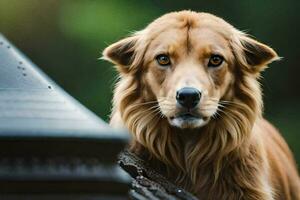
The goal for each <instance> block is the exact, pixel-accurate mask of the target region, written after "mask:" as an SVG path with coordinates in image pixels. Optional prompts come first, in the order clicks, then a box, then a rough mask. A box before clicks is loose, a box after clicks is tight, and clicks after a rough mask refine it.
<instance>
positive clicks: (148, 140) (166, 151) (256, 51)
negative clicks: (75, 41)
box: [103, 11, 300, 200]
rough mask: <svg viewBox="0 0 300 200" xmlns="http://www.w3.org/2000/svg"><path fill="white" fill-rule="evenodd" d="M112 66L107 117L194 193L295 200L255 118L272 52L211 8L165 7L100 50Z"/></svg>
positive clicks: (269, 135) (282, 150)
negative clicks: (116, 77)
mask: <svg viewBox="0 0 300 200" xmlns="http://www.w3.org/2000/svg"><path fill="white" fill-rule="evenodd" d="M103 55H104V58H105V59H107V60H109V61H111V62H112V63H114V64H115V65H116V67H117V69H118V71H119V72H120V79H119V82H118V83H117V85H116V89H115V93H114V99H113V111H112V115H111V122H110V124H111V125H112V126H114V127H125V128H127V129H128V130H129V131H130V132H131V133H132V136H133V139H132V143H131V150H132V151H133V152H135V153H137V154H139V155H141V156H144V157H146V159H149V161H151V163H152V164H153V165H157V166H160V167H161V169H160V170H165V172H166V175H167V176H168V178H170V179H172V180H174V182H176V183H177V184H178V185H179V186H181V187H184V188H186V189H187V190H188V191H191V192H193V193H194V194H196V195H197V196H198V197H199V198H200V199H202V200H204V199H213V200H217V199H230V200H231V199H255V200H272V199H284V200H289V199H293V200H295V199H300V181H299V175H298V173H297V170H296V167H295V162H294V159H293V156H292V154H291V152H290V150H289V148H288V146H287V144H286V143H285V141H284V140H283V139H282V137H281V136H280V134H279V133H278V131H277V130H276V129H275V128H273V126H272V125H271V124H269V123H268V122H267V121H266V120H264V119H263V117H262V107H263V103H262V94H261V89H260V85H259V82H258V79H259V76H260V72H261V71H262V70H263V69H265V67H266V65H267V64H269V63H271V62H272V61H274V60H276V59H278V56H277V54H276V53H275V51H274V50H273V49H271V48H270V47H268V46H266V45H264V44H262V43H260V42H258V41H256V40H254V39H252V38H250V37H248V36H247V35H246V34H244V33H242V32H240V31H238V30H237V29H235V28H234V27H233V26H231V25H230V24H228V23H227V22H225V21H224V20H222V19H221V18H218V17H216V16H214V15H211V14H207V13H196V12H192V11H181V12H173V13H169V14H166V15H164V16H162V17H160V18H158V19H157V20H155V21H154V22H152V23H151V24H150V25H148V26H147V27H146V28H145V29H144V30H142V31H139V32H137V33H135V34H133V35H132V36H130V37H128V38H125V39H123V40H121V41H119V42H117V43H115V44H112V45H111V46H109V47H107V48H106V49H105V50H104V53H103Z"/></svg>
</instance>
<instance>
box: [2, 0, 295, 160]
mask: <svg viewBox="0 0 300 200" xmlns="http://www.w3.org/2000/svg"><path fill="white" fill-rule="evenodd" d="M182 9H192V10H195V11H206V12H211V13H213V14H216V15H218V16H221V17H223V18H224V19H226V20H227V21H228V22H230V23H231V24H233V25H234V26H236V27H237V28H239V29H241V30H245V31H247V32H248V33H250V34H251V35H254V36H255V37H256V38H257V39H259V40H260V41H262V42H264V43H266V44H269V45H271V46H272V47H273V48H274V49H275V50H276V51H277V52H278V54H279V55H280V56H282V57H283V58H284V59H283V60H282V61H280V62H276V63H273V64H272V65H271V66H270V69H268V70H267V71H265V72H264V73H263V76H264V78H263V80H262V83H263V87H264V100H265V116H266V118H267V119H268V120H270V121H271V122H272V123H273V124H275V126H277V127H278V128H279V129H280V130H281V132H282V134H283V135H284V137H285V138H286V140H287V142H288V143H289V145H290V147H291V148H292V150H293V152H294V153H295V156H296V159H297V161H298V163H300V134H299V130H300V121H299V118H300V106H299V101H300V91H299V90H300V78H299V73H300V67H299V64H298V59H299V56H300V40H299V36H298V31H299V30H300V23H299V21H300V12H299V10H300V1H299V0H285V1H283V0H264V1H261V0H242V1H241V0H231V1H228V0H193V1H192V0H185V1H180V0H172V1H171V0H166V1H159V0H123V1H121V0H109V1H104V0H0V32H2V33H3V34H4V35H5V36H6V37H7V38H8V39H9V40H11V41H12V42H13V43H14V44H15V45H16V46H17V47H18V48H20V49H21V50H22V51H23V52H24V53H25V54H26V55H28V56H29V58H31V59H32V60H33V62H34V63H36V64H37V65H38V66H39V67H41V68H42V69H43V70H44V71H45V72H46V73H47V74H48V75H49V76H50V77H52V78H53V79H54V80H55V81H56V82H57V83H58V84H59V85H61V86H62V87H63V88H64V89H65V90H66V91H67V92H69V93H70V94H71V95H73V96H74V97H75V98H77V99H78V100H79V101H80V102H82V103H83V104H84V105H86V106H87V107H88V108H90V109H91V110H92V111H94V112H95V113H96V114H98V115H99V116H100V117H101V118H103V119H105V120H107V119H108V114H109V110H110V106H111V104H110V100H111V96H112V89H113V83H114V80H115V77H116V73H115V71H114V69H113V67H112V65H111V64H109V63H107V62H104V61H100V60H98V58H99V57H100V56H101V51H102V50H103V49H104V48H105V47H106V46H107V45H108V44H110V43H112V42H114V41H117V40H118V39H120V38H122V37H124V36H126V35H128V34H129V33H130V32H131V31H135V30H140V29H142V28H143V27H145V26H146V25H147V24H148V23H149V22H151V21H152V20H153V19H155V18H157V17H158V16H160V15H162V14H164V13H166V12H169V11H174V10H182Z"/></svg>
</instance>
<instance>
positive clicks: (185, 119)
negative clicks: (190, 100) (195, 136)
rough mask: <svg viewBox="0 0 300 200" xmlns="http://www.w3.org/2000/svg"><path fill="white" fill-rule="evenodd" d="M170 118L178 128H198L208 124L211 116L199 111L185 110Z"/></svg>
mask: <svg viewBox="0 0 300 200" xmlns="http://www.w3.org/2000/svg"><path fill="white" fill-rule="evenodd" d="M168 120H169V123H170V124H171V125H172V126H175V127H178V128H198V127H202V126H204V125H205V124H207V122H208V121H209V118H208V117H204V116H202V115H200V114H197V113H191V112H185V113H178V114H176V115H174V116H171V117H169V118H168Z"/></svg>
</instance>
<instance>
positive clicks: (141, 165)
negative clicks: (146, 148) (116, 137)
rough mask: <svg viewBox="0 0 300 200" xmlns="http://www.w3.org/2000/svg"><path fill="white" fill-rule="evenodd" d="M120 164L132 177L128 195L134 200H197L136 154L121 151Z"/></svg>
mask: <svg viewBox="0 0 300 200" xmlns="http://www.w3.org/2000/svg"><path fill="white" fill-rule="evenodd" d="M119 164H120V166H121V167H122V168H123V169H124V170H125V171H127V172H128V173H129V174H130V175H131V177H133V178H134V180H133V182H132V189H131V190H130V197H131V198H132V199H136V200H144V199H154V200H159V199H164V200H197V198H196V197H195V196H193V195H192V194H190V193H189V192H187V191H185V190H184V189H182V188H179V187H178V186H176V185H174V184H173V183H171V182H170V181H168V180H167V179H166V178H165V177H163V176H162V175H161V174H159V173H158V172H157V171H155V170H154V169H153V168H152V167H151V166H150V165H149V164H148V163H147V162H146V161H144V160H143V159H141V158H140V157H138V156H137V155H135V154H133V153H131V152H129V151H126V150H125V151H123V152H122V153H121V154H120V156H119Z"/></svg>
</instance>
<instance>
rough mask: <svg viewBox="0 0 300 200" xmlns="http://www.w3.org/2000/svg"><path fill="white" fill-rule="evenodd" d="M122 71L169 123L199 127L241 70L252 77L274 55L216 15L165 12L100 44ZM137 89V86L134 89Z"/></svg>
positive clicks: (212, 114) (229, 96)
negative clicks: (137, 29)
mask: <svg viewBox="0 0 300 200" xmlns="http://www.w3.org/2000/svg"><path fill="white" fill-rule="evenodd" d="M103 54H104V58H105V59H107V60H109V61H111V62H113V63H114V64H116V65H117V69H118V70H119V72H120V73H121V76H123V77H126V76H132V77H135V79H136V81H137V82H140V84H141V85H142V86H141V87H140V89H141V90H142V91H141V92H140V96H141V97H142V98H143V99H144V101H145V102H147V101H148V102H150V101H157V102H158V105H159V110H160V112H161V114H162V115H163V116H164V117H166V118H167V119H168V122H169V123H170V124H171V125H172V126H176V127H179V128H198V127H202V126H204V125H205V124H207V123H208V122H209V121H210V120H211V118H214V117H216V114H217V111H218V108H219V107H220V106H222V102H223V103H226V100H232V98H234V96H235V95H236V94H235V92H236V91H235V83H236V80H237V79H239V76H240V74H241V73H244V74H245V73H246V74H248V76H252V77H254V78H256V77H258V74H259V72H260V71H261V70H262V69H264V66H266V64H268V63H270V62H271V61H273V60H275V59H277V58H278V57H277V54H276V53H275V52H274V51H273V50H272V49H271V48H270V47H268V46H266V45H264V44H262V43H260V42H258V41H256V40H254V39H252V38H250V37H248V36H247V35H246V34H244V33H242V32H240V31H238V30H237V29H235V28H234V27H233V26H231V25H230V24H228V23H227V22H225V21H224V20H222V19H221V18H218V17H216V16H214V15H211V14H207V13H195V12H191V11H181V12H174V13H169V14H166V15H164V16H162V17H160V18H158V19H157V20H155V21H154V22H152V23H151V24H150V25H148V26H147V27H146V28H145V29H144V30H142V31H140V32H137V33H136V34H134V35H133V36H130V37H128V38H125V39H123V40H121V41H119V42H117V43H115V44H112V45H111V46H109V47H107V48H106V49H105V50H104V53H103ZM136 92H138V91H136Z"/></svg>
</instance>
